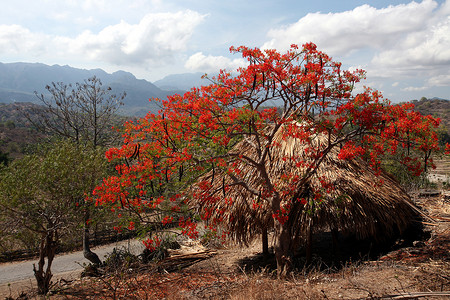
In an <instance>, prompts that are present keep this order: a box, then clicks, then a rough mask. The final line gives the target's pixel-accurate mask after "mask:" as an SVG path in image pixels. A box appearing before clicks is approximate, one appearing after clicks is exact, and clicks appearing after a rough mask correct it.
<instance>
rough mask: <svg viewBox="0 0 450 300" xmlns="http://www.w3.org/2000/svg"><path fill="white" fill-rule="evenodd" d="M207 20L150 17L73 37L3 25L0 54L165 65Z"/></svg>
mask: <svg viewBox="0 0 450 300" xmlns="http://www.w3.org/2000/svg"><path fill="white" fill-rule="evenodd" d="M85 3H87V4H89V3H93V2H92V1H90V2H89V1H87V2H85ZM87 4H86V5H87ZM92 5H93V4H92ZM204 18H205V16H204V15H200V14H199V13H197V12H194V11H191V10H186V11H180V12H176V13H155V14H147V15H145V16H144V17H143V18H142V19H141V20H140V22H139V23H137V24H129V23H127V22H125V21H121V22H120V23H118V24H115V25H111V26H107V27H105V28H103V29H102V30H101V31H100V32H98V33H93V32H91V31H90V30H86V31H84V32H82V33H81V34H79V35H78V36H76V37H74V38H71V37H65V36H54V35H44V34H40V33H37V32H32V31H30V30H29V29H27V28H24V27H22V26H19V25H9V26H6V25H0V54H2V53H6V52H11V51H14V49H16V50H17V52H19V49H20V51H21V52H25V51H28V52H35V51H38V52H40V53H42V52H43V51H44V50H45V51H48V54H49V56H50V55H59V56H61V57H62V58H64V59H66V58H68V57H75V58H76V57H88V58H90V59H91V60H96V61H101V62H106V63H110V64H115V65H125V64H137V65H139V64H141V65H142V64H146V63H149V62H152V63H157V64H164V63H166V62H168V61H169V60H170V58H172V57H173V56H174V55H175V54H176V53H177V52H180V51H184V50H186V49H187V45H188V42H189V40H190V38H191V36H192V34H193V32H194V30H195V28H196V26H198V25H199V24H200V23H201V22H202V21H203V19H204Z"/></svg>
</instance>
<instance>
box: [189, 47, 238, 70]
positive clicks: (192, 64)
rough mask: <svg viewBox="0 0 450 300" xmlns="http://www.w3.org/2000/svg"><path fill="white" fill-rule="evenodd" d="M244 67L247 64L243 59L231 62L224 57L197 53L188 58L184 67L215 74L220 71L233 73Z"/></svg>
mask: <svg viewBox="0 0 450 300" xmlns="http://www.w3.org/2000/svg"><path fill="white" fill-rule="evenodd" d="M246 65H247V62H246V61H245V60H244V59H239V58H236V59H233V60H231V59H229V58H228V57H225V56H211V55H208V56H206V55H204V54H203V53H202V52H197V53H195V54H193V55H191V56H190V57H189V59H188V60H187V61H186V63H185V65H184V66H185V67H186V68H187V69H191V70H195V71H203V72H217V71H219V70H221V69H227V70H228V71H235V70H236V69H238V68H239V67H243V66H246Z"/></svg>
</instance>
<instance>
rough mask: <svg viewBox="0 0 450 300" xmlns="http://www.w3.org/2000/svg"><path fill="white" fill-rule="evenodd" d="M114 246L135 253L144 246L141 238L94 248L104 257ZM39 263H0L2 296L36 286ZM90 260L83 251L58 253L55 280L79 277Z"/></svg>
mask: <svg viewBox="0 0 450 300" xmlns="http://www.w3.org/2000/svg"><path fill="white" fill-rule="evenodd" d="M114 248H126V249H129V250H130V252H131V253H133V254H139V253H141V252H142V250H143V249H144V246H143V245H142V243H141V242H140V241H139V240H136V239H133V240H127V241H121V242H117V243H114V244H109V245H103V246H98V247H95V248H93V251H95V252H96V253H97V255H98V256H99V257H100V258H104V257H105V256H106V255H107V254H108V253H111V252H112V250H113V249H114ZM35 263H37V259H33V260H26V261H19V262H9V263H2V264H0V298H3V297H7V296H9V295H10V290H11V291H12V292H14V294H17V293H18V292H20V291H21V290H24V289H29V288H31V287H35V279H34V274H33V264H35ZM88 263H89V261H88V260H87V259H85V258H84V256H83V251H76V252H71V253H64V254H61V255H57V256H56V257H55V260H54V261H53V264H52V273H53V274H54V280H53V281H56V279H58V278H62V277H64V278H65V279H68V278H66V277H65V276H66V275H68V276H69V277H73V278H75V277H79V274H80V273H81V271H82V270H83V264H88Z"/></svg>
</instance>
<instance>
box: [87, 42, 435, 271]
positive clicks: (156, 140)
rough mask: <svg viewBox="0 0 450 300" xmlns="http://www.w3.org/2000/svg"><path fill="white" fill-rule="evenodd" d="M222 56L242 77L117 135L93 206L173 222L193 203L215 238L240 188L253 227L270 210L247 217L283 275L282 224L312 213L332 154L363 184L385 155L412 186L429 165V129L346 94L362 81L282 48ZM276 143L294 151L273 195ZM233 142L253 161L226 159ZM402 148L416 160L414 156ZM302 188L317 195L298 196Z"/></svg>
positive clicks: (326, 190)
mask: <svg viewBox="0 0 450 300" xmlns="http://www.w3.org/2000/svg"><path fill="white" fill-rule="evenodd" d="M231 52H233V53H239V54H241V55H242V56H243V57H244V58H245V59H247V61H248V66H247V67H243V68H240V69H238V72H237V74H232V73H229V72H227V71H225V70H221V71H220V73H219V75H218V76H217V77H213V78H211V81H212V83H211V84H210V85H208V86H202V87H199V88H192V89H191V90H190V91H189V92H187V93H185V94H184V95H174V96H170V97H168V99H167V100H159V101H161V106H162V109H161V111H160V112H159V114H150V113H149V114H148V115H147V116H146V117H144V118H141V119H139V120H137V121H136V122H128V123H126V124H125V134H124V140H123V145H122V146H121V147H119V148H111V149H110V150H109V151H108V152H107V157H108V158H110V159H111V160H117V159H122V162H123V163H118V165H117V167H116V169H117V171H118V174H117V175H116V176H111V177H109V178H106V179H105V180H104V182H103V184H102V185H100V186H98V187H97V188H96V190H95V191H94V194H95V199H96V202H97V204H106V203H108V204H109V205H113V206H115V207H116V208H117V209H118V210H122V209H127V208H128V209H132V210H134V211H145V210H154V209H158V208H161V207H162V206H164V207H166V208H169V210H172V211H178V210H179V207H180V205H182V204H183V203H200V204H201V205H200V206H201V207H202V211H201V216H202V218H203V219H204V220H208V224H209V226H211V227H215V226H216V225H225V227H226V224H227V223H228V224H229V223H232V222H233V220H232V219H224V218H222V217H220V216H221V215H223V214H224V212H225V211H226V210H227V207H225V208H223V206H220V209H219V208H218V206H217V205H215V204H216V203H218V202H222V203H228V207H229V208H230V209H231V207H232V206H233V201H234V199H232V198H231V197H228V194H229V191H230V190H231V189H233V188H234V187H239V188H240V189H242V191H245V193H246V195H248V197H247V198H248V204H249V205H250V206H251V209H252V210H254V212H255V213H254V214H253V216H258V215H261V214H260V213H263V215H267V210H269V214H268V215H269V216H270V220H267V219H258V217H253V218H250V221H249V222H252V221H253V222H259V223H260V226H261V230H263V229H264V227H265V225H264V223H265V222H273V224H274V225H273V227H274V229H275V239H276V241H275V246H274V251H275V255H276V258H277V264H278V271H279V273H280V274H286V273H288V272H289V271H290V268H291V266H292V253H293V250H294V249H293V247H294V246H295V244H294V243H293V242H292V241H293V240H295V239H296V238H297V236H296V233H295V232H294V230H293V228H292V222H289V218H294V217H295V214H292V211H291V210H292V207H294V206H298V205H305V204H306V203H307V202H311V201H313V202H316V203H320V202H321V199H323V198H324V197H326V196H327V195H329V194H330V192H331V191H332V190H333V186H331V185H330V183H329V180H328V179H327V178H322V177H320V176H321V175H320V174H318V173H317V170H318V168H319V167H320V166H321V165H322V164H323V163H324V162H325V161H327V159H328V158H329V155H330V153H332V152H333V151H338V155H337V156H338V158H339V159H340V160H343V161H345V160H352V159H363V160H365V161H366V162H367V163H368V166H369V167H370V168H371V169H372V170H373V171H374V174H380V173H381V164H380V163H381V158H382V156H383V155H386V154H388V153H399V155H400V156H401V158H400V160H401V162H402V164H403V165H404V166H405V167H407V168H408V169H409V170H410V171H411V172H413V173H414V174H416V175H419V174H420V173H421V172H423V171H424V170H425V169H426V167H427V166H429V165H432V160H431V159H430V156H429V154H430V153H431V152H432V151H434V150H437V149H438V144H437V135H436V133H435V131H434V129H435V128H436V127H437V126H438V125H439V120H438V119H435V118H433V117H430V116H427V117H424V116H422V115H420V114H419V113H417V112H414V111H413V110H412V105H411V104H402V105H393V104H392V103H390V101H389V100H387V99H385V98H383V96H382V95H381V93H380V92H378V91H376V90H372V89H370V88H365V89H364V90H363V91H362V92H361V93H358V94H356V95H354V94H353V89H354V87H355V84H357V83H358V82H360V80H362V79H364V77H365V72H364V71H363V70H353V71H350V70H344V69H343V67H342V64H341V63H339V62H335V61H333V60H332V59H331V57H329V56H328V55H326V54H325V53H323V52H321V51H319V50H318V49H317V47H316V45H314V44H313V43H308V44H305V45H303V47H298V46H297V45H292V46H291V48H290V50H288V51H287V52H285V53H279V52H277V51H276V50H260V49H257V48H255V49H252V48H248V47H243V46H241V47H238V48H234V47H232V48H231ZM319 137H320V140H321V142H320V143H318V142H317V141H318V138H319ZM287 140H295V141H296V143H301V144H302V145H303V149H304V150H303V152H302V153H301V154H300V153H295V152H292V151H287V152H285V153H284V152H283V153H284V154H282V155H281V157H280V156H279V159H281V160H283V161H287V162H288V163H289V164H291V165H292V166H295V167H296V168H297V169H300V170H301V172H298V171H289V170H286V172H285V173H283V174H282V175H280V176H281V177H282V178H281V180H283V181H284V182H286V184H283V185H279V184H278V182H279V180H280V178H273V177H272V176H271V175H270V174H271V172H270V170H269V169H270V168H271V166H272V165H273V156H274V153H276V152H277V151H278V152H280V151H279V149H280V147H281V144H282V142H283V141H287ZM243 141H244V142H245V144H246V146H247V147H249V148H251V151H250V152H251V153H252V155H248V153H249V152H248V151H244V150H243V149H239V148H236V145H241V144H239V143H242V142H243ZM412 149H415V150H417V151H419V152H420V153H423V155H424V156H422V157H420V156H416V157H413V156H412V155H411V151H410V150H412ZM424 158H425V159H424ZM294 169H295V168H292V169H291V170H294ZM243 170H245V171H243ZM205 174H206V175H205ZM218 174H220V175H221V176H218ZM312 178H315V179H317V182H320V186H318V187H315V188H314V189H313V190H309V191H308V193H306V191H305V189H306V183H307V182H308V181H309V180H311V179H312ZM218 180H219V181H220V182H217V181H218ZM171 182H172V183H174V182H182V183H183V187H184V188H180V189H178V190H174V189H170V188H169V187H170V184H169V183H171ZM377 182H378V179H377V178H373V184H374V185H376V184H377ZM155 187H162V189H160V190H158V189H156V188H155ZM166 188H168V189H166ZM315 207H319V206H315ZM216 210H220V211H216ZM262 210H264V211H262ZM311 213H314V211H312V212H311ZM172 220H173V219H171V218H170V217H167V218H165V219H164V220H163V221H165V222H168V221H172ZM178 222H179V225H180V226H182V227H183V228H184V229H185V231H186V232H187V233H188V234H189V235H190V236H192V237H195V236H197V235H198V230H197V228H196V224H195V223H194V222H193V220H191V219H185V218H181V219H179V220H178ZM229 234H230V235H231V236H233V232H229ZM234 237H236V238H238V239H239V236H236V235H234ZM147 244H149V243H147Z"/></svg>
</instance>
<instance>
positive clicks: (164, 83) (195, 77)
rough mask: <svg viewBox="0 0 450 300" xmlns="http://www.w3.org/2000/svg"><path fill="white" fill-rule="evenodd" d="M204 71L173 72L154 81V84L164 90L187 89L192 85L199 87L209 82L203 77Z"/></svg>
mask: <svg viewBox="0 0 450 300" xmlns="http://www.w3.org/2000/svg"><path fill="white" fill-rule="evenodd" d="M203 75H204V73H184V74H173V75H168V76H166V77H164V78H163V79H160V80H157V81H155V82H154V85H156V86H157V87H159V88H160V89H162V90H165V91H180V90H181V91H189V90H190V89H191V88H192V87H200V86H202V85H208V84H210V81H209V80H208V79H203V78H202V76H203Z"/></svg>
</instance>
